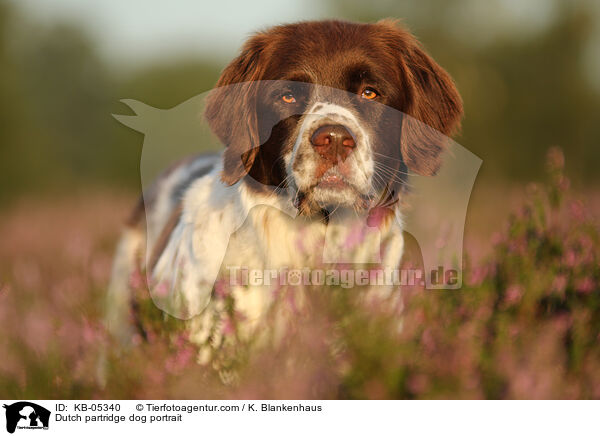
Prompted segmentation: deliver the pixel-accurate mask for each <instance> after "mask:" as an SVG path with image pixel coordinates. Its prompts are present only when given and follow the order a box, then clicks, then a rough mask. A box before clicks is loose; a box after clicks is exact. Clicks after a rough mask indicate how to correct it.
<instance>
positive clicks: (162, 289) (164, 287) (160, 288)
mask: <svg viewBox="0 0 600 436" xmlns="http://www.w3.org/2000/svg"><path fill="white" fill-rule="evenodd" d="M169 288H170V286H169V282H167V281H165V280H163V281H162V282H160V283H159V284H158V285H156V287H155V288H154V295H156V296H157V297H166V296H167V295H169Z"/></svg>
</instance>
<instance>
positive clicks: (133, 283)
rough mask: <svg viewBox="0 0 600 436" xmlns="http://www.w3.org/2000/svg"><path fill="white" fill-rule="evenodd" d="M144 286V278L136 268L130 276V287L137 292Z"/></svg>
mask: <svg viewBox="0 0 600 436" xmlns="http://www.w3.org/2000/svg"><path fill="white" fill-rule="evenodd" d="M142 286H144V277H143V275H142V272H141V271H140V269H139V268H135V269H134V270H133V271H132V273H131V275H130V276H129V287H130V288H131V289H134V290H137V289H140V288H141V287H142Z"/></svg>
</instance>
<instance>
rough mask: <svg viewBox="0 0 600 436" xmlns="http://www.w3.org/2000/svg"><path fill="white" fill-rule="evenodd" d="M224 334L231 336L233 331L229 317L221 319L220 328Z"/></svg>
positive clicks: (233, 327)
mask: <svg viewBox="0 0 600 436" xmlns="http://www.w3.org/2000/svg"><path fill="white" fill-rule="evenodd" d="M221 331H222V332H223V335H224V336H232V335H233V334H234V333H235V326H234V325H233V321H232V319H231V318H229V317H226V318H225V319H224V320H223V326H222V328H221Z"/></svg>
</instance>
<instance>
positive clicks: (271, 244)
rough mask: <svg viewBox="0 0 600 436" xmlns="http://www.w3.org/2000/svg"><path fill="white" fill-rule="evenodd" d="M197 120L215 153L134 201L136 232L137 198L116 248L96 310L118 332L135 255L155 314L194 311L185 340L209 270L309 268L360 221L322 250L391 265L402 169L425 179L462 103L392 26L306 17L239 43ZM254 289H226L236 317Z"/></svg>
mask: <svg viewBox="0 0 600 436" xmlns="http://www.w3.org/2000/svg"><path fill="white" fill-rule="evenodd" d="M205 116H206V120H207V121H208V123H209V125H210V126H211V128H212V130H213V132H214V133H215V134H216V135H217V136H218V138H219V139H220V140H221V142H222V143H223V144H224V145H225V150H224V152H223V153H222V154H221V155H217V156H200V157H196V158H190V159H188V160H186V161H185V162H183V163H181V164H179V165H178V166H176V167H174V168H172V169H171V170H170V171H168V172H167V173H166V174H165V175H163V176H162V177H161V178H160V179H159V180H158V182H157V183H156V184H155V186H154V187H153V188H152V194H151V195H146V197H145V202H146V205H145V206H146V210H145V212H146V228H145V229H143V228H142V227H141V226H140V223H141V221H143V220H140V219H139V218H140V217H143V211H144V209H143V206H144V204H143V203H142V204H141V208H140V209H139V210H138V213H137V214H136V217H137V218H136V219H134V220H132V222H131V223H130V224H131V225H130V226H129V227H128V229H127V230H126V232H125V234H124V236H123V238H122V240H121V243H120V245H119V249H118V253H117V257H116V260H115V264H114V269H113V277H112V283H111V286H110V290H109V294H110V310H109V315H108V324H109V327H110V329H111V330H112V331H113V332H115V333H117V334H118V335H119V336H124V335H125V336H126V335H127V334H129V333H130V331H129V329H128V327H127V325H128V323H127V322H126V320H127V313H128V306H129V304H130V298H131V297H130V292H129V291H128V282H129V276H130V275H131V274H132V272H133V271H134V269H135V267H136V262H138V261H139V259H140V256H141V257H142V258H145V259H146V271H147V277H148V279H149V283H150V285H151V286H154V287H158V288H161V287H162V288H161V291H160V292H158V291H157V294H160V293H161V292H162V293H163V294H168V295H169V299H168V304H166V305H165V306H164V307H163V309H165V310H166V311H168V312H170V313H171V314H175V315H178V316H182V317H185V318H192V317H193V320H192V321H191V322H192V328H191V333H192V339H193V340H194V341H195V342H197V343H199V344H202V343H204V342H205V341H207V340H208V338H209V336H211V335H213V334H214V329H213V327H211V323H212V322H213V321H214V319H215V314H218V312H219V311H222V310H224V308H223V307H222V306H219V304H218V302H215V301H214V300H215V299H212V300H211V295H213V293H214V292H215V291H214V288H215V286H214V285H215V281H217V280H218V279H219V277H220V276H222V275H223V273H224V271H226V270H229V269H228V268H235V267H238V268H239V267H247V268H256V269H259V270H265V269H277V268H281V267H288V268H304V267H308V268H310V267H315V266H317V265H322V263H323V261H324V259H323V251H322V244H323V243H324V242H323V241H325V239H326V238H327V237H326V234H327V232H328V231H331V230H332V228H335V232H332V234H335V235H337V236H336V237H337V239H336V240H338V241H339V240H342V241H343V240H347V236H348V234H349V232H351V229H352V228H353V226H354V225H355V224H356V222H357V220H360V219H363V218H364V217H365V216H366V217H367V219H368V220H370V221H371V222H375V224H374V227H376V228H377V232H375V233H373V234H367V235H366V236H365V235H363V236H362V237H361V238H359V239H358V242H357V244H356V245H358V247H353V249H352V250H346V249H345V248H344V247H345V246H344V245H343V244H341V245H336V243H335V241H333V242H332V246H333V247H334V250H335V249H336V248H335V247H337V249H339V250H340V252H342V251H344V253H340V254H344V255H345V256H346V259H345V261H350V262H352V263H369V262H371V261H372V259H369V253H372V252H373V250H376V251H377V253H378V254H380V255H381V257H380V260H379V261H380V263H381V265H384V266H390V267H392V268H397V267H398V265H399V262H400V260H401V256H402V252H403V245H404V244H403V236H402V220H401V217H400V211H399V207H398V204H399V201H398V200H399V199H400V198H401V197H402V195H403V194H404V193H405V181H406V175H407V174H408V171H409V170H410V171H412V172H415V173H417V174H421V175H433V174H435V172H436V171H437V170H438V168H439V166H440V153H441V151H442V150H443V148H444V141H443V138H445V135H451V134H453V133H454V132H455V131H456V130H457V129H458V127H459V124H460V119H461V116H462V103H461V99H460V96H459V94H458V92H457V90H456V88H455V85H454V83H453V81H452V79H451V78H450V76H449V75H448V74H447V73H446V72H445V71H444V70H443V69H442V68H441V67H440V66H439V65H438V64H436V63H435V62H434V61H433V59H432V58H431V57H429V56H428V55H427V54H426V53H425V52H424V51H423V49H422V48H421V46H420V45H419V43H418V42H417V41H416V40H415V38H414V37H413V36H411V34H410V33H409V32H407V31H406V30H404V29H402V28H401V27H399V26H398V25H397V24H396V23H395V22H393V21H391V20H384V21H380V22H377V23H375V24H358V23H350V22H341V21H319V22H301V23H297V24H288V25H282V26H277V27H273V28H271V29H269V30H266V31H264V32H260V33H257V34H255V35H254V36H252V37H251V38H250V39H249V40H248V41H247V42H246V44H245V45H244V47H243V49H242V52H241V54H240V55H239V56H238V57H237V58H236V59H234V60H233V61H232V62H231V63H230V64H229V65H228V66H227V67H226V68H225V70H224V71H223V73H222V75H221V77H220V79H219V81H218V83H217V88H216V89H215V90H213V91H212V93H211V95H210V96H209V97H208V101H207V106H206V112H205ZM361 212H365V214H362V213H361ZM361 217H362V218H361ZM340 235H342V236H341V237H340ZM334 239H335V238H334ZM299 245H302V247H303V248H302V249H300V248H299ZM379 247H381V251H379V250H380V248H379ZM334 256H335V254H334ZM348 256H349V257H350V259H348ZM267 288H268V287H264V286H262V287H260V286H259V287H256V288H252V287H247V286H239V287H235V286H234V287H233V289H232V290H231V292H232V294H233V295H234V297H235V306H236V307H235V310H236V312H241V313H242V314H243V315H244V318H245V319H247V320H250V321H252V322H255V321H256V322H257V321H259V320H260V319H261V317H262V316H263V315H264V313H265V311H266V310H267V309H268V308H269V305H270V303H271V301H272V297H271V295H272V292H271V290H270V289H267ZM217 316H218V315H217ZM248 331H249V332H251V331H252V329H251V328H250V329H248ZM213 339H214V338H213Z"/></svg>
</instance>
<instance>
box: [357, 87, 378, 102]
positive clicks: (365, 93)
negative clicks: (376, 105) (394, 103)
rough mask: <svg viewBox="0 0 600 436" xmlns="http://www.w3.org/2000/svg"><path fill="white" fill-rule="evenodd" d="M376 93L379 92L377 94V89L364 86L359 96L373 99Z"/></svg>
mask: <svg viewBox="0 0 600 436" xmlns="http://www.w3.org/2000/svg"><path fill="white" fill-rule="evenodd" d="M378 95H379V94H377V91H375V90H374V89H373V88H365V89H364V91H363V92H362V94H361V95H360V96H361V97H362V98H366V99H367V100H373V99H374V98H375V97H377V96H378Z"/></svg>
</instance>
